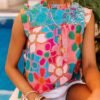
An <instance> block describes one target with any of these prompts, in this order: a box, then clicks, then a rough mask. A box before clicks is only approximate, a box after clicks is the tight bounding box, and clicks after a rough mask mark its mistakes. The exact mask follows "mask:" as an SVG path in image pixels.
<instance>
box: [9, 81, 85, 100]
mask: <svg viewBox="0 0 100 100" xmlns="http://www.w3.org/2000/svg"><path fill="white" fill-rule="evenodd" d="M78 83H80V84H84V83H83V82H82V81H81V80H80V81H75V82H72V83H70V84H68V83H66V84H65V85H64V86H61V87H59V88H56V89H54V90H51V91H50V92H45V93H43V94H42V95H43V96H45V97H46V98H47V99H46V100H66V95H67V91H68V89H69V88H70V87H71V86H72V85H75V84H78ZM18 92H19V90H18V89H17V88H16V89H15V91H14V92H13V94H12V96H11V98H10V99H9V100H19V99H18Z"/></svg>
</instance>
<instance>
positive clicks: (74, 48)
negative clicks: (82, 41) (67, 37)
mask: <svg viewBox="0 0 100 100" xmlns="http://www.w3.org/2000/svg"><path fill="white" fill-rule="evenodd" d="M72 50H73V51H76V50H77V44H76V43H74V44H73V46H72Z"/></svg>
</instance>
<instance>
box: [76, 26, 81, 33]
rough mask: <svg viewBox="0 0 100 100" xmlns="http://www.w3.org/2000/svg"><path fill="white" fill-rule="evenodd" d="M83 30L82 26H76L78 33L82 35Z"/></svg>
mask: <svg viewBox="0 0 100 100" xmlns="http://www.w3.org/2000/svg"><path fill="white" fill-rule="evenodd" d="M81 30H82V27H81V26H80V25H78V26H76V33H80V32H81Z"/></svg>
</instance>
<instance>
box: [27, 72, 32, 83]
mask: <svg viewBox="0 0 100 100" xmlns="http://www.w3.org/2000/svg"><path fill="white" fill-rule="evenodd" d="M28 79H29V81H30V82H33V74H32V73H29V74H28Z"/></svg>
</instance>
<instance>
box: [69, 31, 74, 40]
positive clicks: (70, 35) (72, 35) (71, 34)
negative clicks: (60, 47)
mask: <svg viewBox="0 0 100 100" xmlns="http://www.w3.org/2000/svg"><path fill="white" fill-rule="evenodd" d="M69 38H70V39H74V38H75V36H74V32H72V31H71V32H70V33H69Z"/></svg>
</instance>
